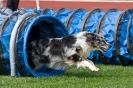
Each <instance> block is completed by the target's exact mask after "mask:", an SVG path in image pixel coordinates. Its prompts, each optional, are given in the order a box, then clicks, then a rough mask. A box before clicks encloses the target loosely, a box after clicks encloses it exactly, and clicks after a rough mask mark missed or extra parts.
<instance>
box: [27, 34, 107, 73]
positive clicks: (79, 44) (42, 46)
mask: <svg viewBox="0 0 133 88" xmlns="http://www.w3.org/2000/svg"><path fill="white" fill-rule="evenodd" d="M107 48H109V44H108V43H107V42H106V41H105V39H104V37H102V36H100V35H98V34H94V33H89V32H80V33H78V34H75V35H70V36H67V37H65V38H51V39H40V40H35V41H32V42H31V43H30V44H29V45H28V47H27V54H28V62H29V65H30V66H31V68H32V69H33V70H37V69H38V68H40V67H41V66H43V65H44V66H47V67H48V68H53V69H57V70H58V69H66V68H67V67H70V66H72V65H76V66H77V67H78V68H79V67H87V68H89V69H90V70H92V71H98V70H99V68H97V67H96V66H95V65H94V63H93V62H92V61H90V60H88V59H87V57H88V56H89V55H90V53H91V52H92V51H93V50H100V51H102V52H105V51H106V49H107Z"/></svg>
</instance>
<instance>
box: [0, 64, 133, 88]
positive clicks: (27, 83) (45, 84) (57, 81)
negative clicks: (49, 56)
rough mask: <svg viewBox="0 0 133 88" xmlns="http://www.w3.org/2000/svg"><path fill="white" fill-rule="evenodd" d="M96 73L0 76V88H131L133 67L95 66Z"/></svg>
mask: <svg viewBox="0 0 133 88" xmlns="http://www.w3.org/2000/svg"><path fill="white" fill-rule="evenodd" d="M97 67H99V68H100V70H99V71H98V72H91V71H90V70H88V69H87V68H84V69H83V68H82V69H76V68H72V69H69V70H67V71H66V72H65V73H64V74H63V75H61V76H53V77H49V78H45V77H43V78H35V77H10V76H0V88H132V87H133V85H132V84H133V79H132V78H133V67H131V66H127V67H123V66H114V65H97Z"/></svg>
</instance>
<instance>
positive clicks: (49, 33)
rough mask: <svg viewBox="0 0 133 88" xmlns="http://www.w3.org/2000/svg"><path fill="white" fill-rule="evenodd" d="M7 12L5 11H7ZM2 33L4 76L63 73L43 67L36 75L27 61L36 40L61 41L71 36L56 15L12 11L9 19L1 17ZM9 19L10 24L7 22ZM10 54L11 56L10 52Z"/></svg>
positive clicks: (1, 70) (3, 15)
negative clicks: (30, 43)
mask: <svg viewBox="0 0 133 88" xmlns="http://www.w3.org/2000/svg"><path fill="white" fill-rule="evenodd" d="M4 13H6V12H4ZM1 15H2V16H1V18H0V19H1V20H0V21H1V23H2V24H3V26H4V27H3V29H2V30H3V32H1V37H0V39H1V47H2V48H1V60H2V62H1V63H2V64H1V66H0V67H1V68H0V73H1V74H7V75H8V74H10V70H11V75H12V76H13V75H18V76H35V77H42V76H45V77H49V76H52V75H60V74H62V73H64V71H62V70H54V69H48V68H43V67H42V68H40V69H43V70H40V69H38V71H37V72H34V71H33V70H32V69H31V68H30V66H29V64H28V61H27V57H28V55H27V53H26V46H27V43H28V42H31V41H32V40H36V39H44V38H59V37H65V36H68V29H67V28H66V27H65V26H64V25H63V23H62V22H61V21H60V20H58V19H57V18H55V17H53V16H45V15H38V14H36V13H34V12H26V13H21V10H18V12H17V11H16V12H13V13H12V14H9V15H8V16H7V17H6V16H5V14H1ZM2 17H3V18H6V19H7V18H8V22H6V23H5V20H6V19H3V18H2ZM9 52H10V53H9Z"/></svg>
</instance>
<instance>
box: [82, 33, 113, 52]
mask: <svg viewBox="0 0 133 88" xmlns="http://www.w3.org/2000/svg"><path fill="white" fill-rule="evenodd" d="M84 36H85V37H86V42H87V44H89V46H91V47H93V48H95V49H96V50H100V51H102V52H106V50H107V49H108V48H110V44H109V43H107V42H106V40H105V38H104V37H103V36H100V35H98V34H96V33H90V32H85V33H84Z"/></svg>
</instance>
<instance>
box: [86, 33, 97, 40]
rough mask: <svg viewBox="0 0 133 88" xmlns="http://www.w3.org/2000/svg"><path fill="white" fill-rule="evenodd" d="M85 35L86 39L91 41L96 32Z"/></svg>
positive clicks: (94, 37)
mask: <svg viewBox="0 0 133 88" xmlns="http://www.w3.org/2000/svg"><path fill="white" fill-rule="evenodd" d="M85 37H87V41H90V42H91V41H93V40H95V39H96V34H94V33H86V34H85Z"/></svg>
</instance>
